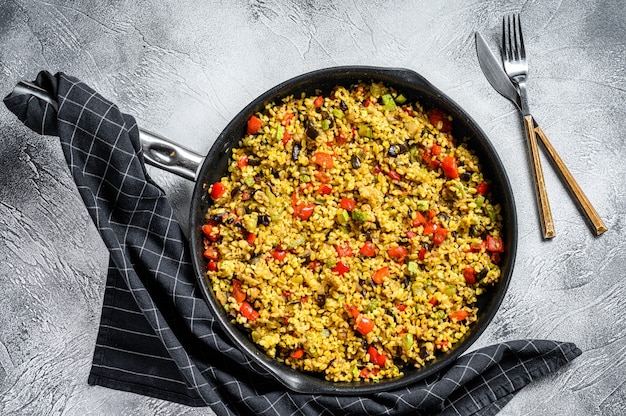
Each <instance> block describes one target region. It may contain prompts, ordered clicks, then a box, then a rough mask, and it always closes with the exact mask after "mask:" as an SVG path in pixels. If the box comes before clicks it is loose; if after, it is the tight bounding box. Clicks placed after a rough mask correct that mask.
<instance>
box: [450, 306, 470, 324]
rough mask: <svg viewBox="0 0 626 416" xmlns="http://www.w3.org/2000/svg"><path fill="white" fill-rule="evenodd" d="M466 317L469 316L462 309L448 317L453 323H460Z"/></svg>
mask: <svg viewBox="0 0 626 416" xmlns="http://www.w3.org/2000/svg"><path fill="white" fill-rule="evenodd" d="M468 315H469V312H467V311H466V310H463V309H459V310H458V311H456V312H452V313H451V314H450V315H449V316H450V319H452V320H453V321H457V322H461V321H463V320H465V318H467V316H468Z"/></svg>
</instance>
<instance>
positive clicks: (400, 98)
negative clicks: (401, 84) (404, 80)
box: [396, 94, 406, 105]
mask: <svg viewBox="0 0 626 416" xmlns="http://www.w3.org/2000/svg"><path fill="white" fill-rule="evenodd" d="M396 103H397V104H400V105H402V104H404V103H406V97H405V96H404V95H402V94H400V95H398V96H397V97H396Z"/></svg>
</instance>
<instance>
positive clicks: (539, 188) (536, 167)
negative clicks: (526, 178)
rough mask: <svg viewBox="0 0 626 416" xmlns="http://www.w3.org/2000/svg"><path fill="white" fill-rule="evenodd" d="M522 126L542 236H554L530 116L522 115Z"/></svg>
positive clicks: (550, 212) (548, 202) (533, 127)
mask: <svg viewBox="0 0 626 416" xmlns="http://www.w3.org/2000/svg"><path fill="white" fill-rule="evenodd" d="M524 127H525V128H526V138H527V139H528V148H529V150H530V161H531V163H532V168H533V177H534V180H535V191H536V192H537V203H538V205H539V217H540V220H541V230H542V232H543V238H554V237H555V236H556V232H555V231H554V221H553V220H552V211H551V210H550V201H548V192H547V190H546V184H545V181H544V178H543V169H542V168H541V159H539V147H538V146H537V136H536V135H535V124H534V121H533V118H532V116H524Z"/></svg>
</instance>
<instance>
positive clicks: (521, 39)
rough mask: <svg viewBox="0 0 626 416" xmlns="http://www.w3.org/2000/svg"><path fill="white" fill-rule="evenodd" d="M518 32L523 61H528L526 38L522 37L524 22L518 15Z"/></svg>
mask: <svg viewBox="0 0 626 416" xmlns="http://www.w3.org/2000/svg"><path fill="white" fill-rule="evenodd" d="M517 32H518V33H519V52H520V57H521V58H522V59H526V49H525V48H524V36H522V22H521V21H520V18H519V13H518V14H517Z"/></svg>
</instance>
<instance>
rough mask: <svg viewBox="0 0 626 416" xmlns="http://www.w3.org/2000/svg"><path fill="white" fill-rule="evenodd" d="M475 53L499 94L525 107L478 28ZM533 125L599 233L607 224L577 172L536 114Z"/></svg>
mask: <svg viewBox="0 0 626 416" xmlns="http://www.w3.org/2000/svg"><path fill="white" fill-rule="evenodd" d="M476 54H477V56H478V63H479V65H480V69H481V70H482V71H483V74H484V75H485V78H487V81H489V83H490V84H491V86H492V87H493V88H494V89H495V90H496V91H497V92H498V93H499V94H500V95H502V96H503V97H504V98H506V99H508V100H509V101H511V102H512V103H513V104H515V106H516V107H517V108H518V110H520V111H521V109H522V107H521V103H520V97H519V93H518V92H517V89H516V88H515V86H514V85H513V83H512V82H511V80H510V79H509V77H508V75H507V74H506V72H504V69H502V67H501V66H500V62H499V60H498V58H496V56H495V55H494V54H493V52H492V51H491V49H490V48H489V45H487V42H486V41H485V39H484V38H483V36H482V35H481V34H480V33H479V32H476ZM533 125H534V127H535V132H536V133H537V136H539V139H540V141H541V143H542V144H543V146H544V147H545V149H546V152H547V153H548V156H550V159H551V161H552V162H553V164H554V166H555V167H556V169H557V170H558V172H559V173H560V175H561V178H562V179H563V181H564V182H565V184H566V186H567V187H568V189H569V191H570V192H571V193H572V194H573V195H574V198H575V200H576V202H577V203H578V206H579V207H580V208H581V209H582V211H583V213H584V214H585V216H586V218H587V220H588V221H589V223H590V225H591V227H592V228H593V231H594V232H595V233H596V235H600V234H602V233H604V232H605V231H607V230H608V228H607V227H606V225H605V224H604V222H603V221H602V219H601V218H600V216H599V215H598V213H597V212H596V210H595V209H594V207H593V205H591V202H590V201H589V199H588V198H587V196H586V195H585V193H584V192H583V190H582V189H581V188H580V186H579V185H578V182H576V179H574V176H573V175H572V174H571V172H570V171H569V169H568V168H567V166H566V165H565V162H563V160H562V159H561V157H560V156H559V154H558V153H557V151H556V149H555V148H554V146H552V143H550V140H548V137H547V136H546V134H545V133H544V132H543V130H542V129H541V127H540V126H539V124H537V121H536V120H535V119H534V118H533Z"/></svg>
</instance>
